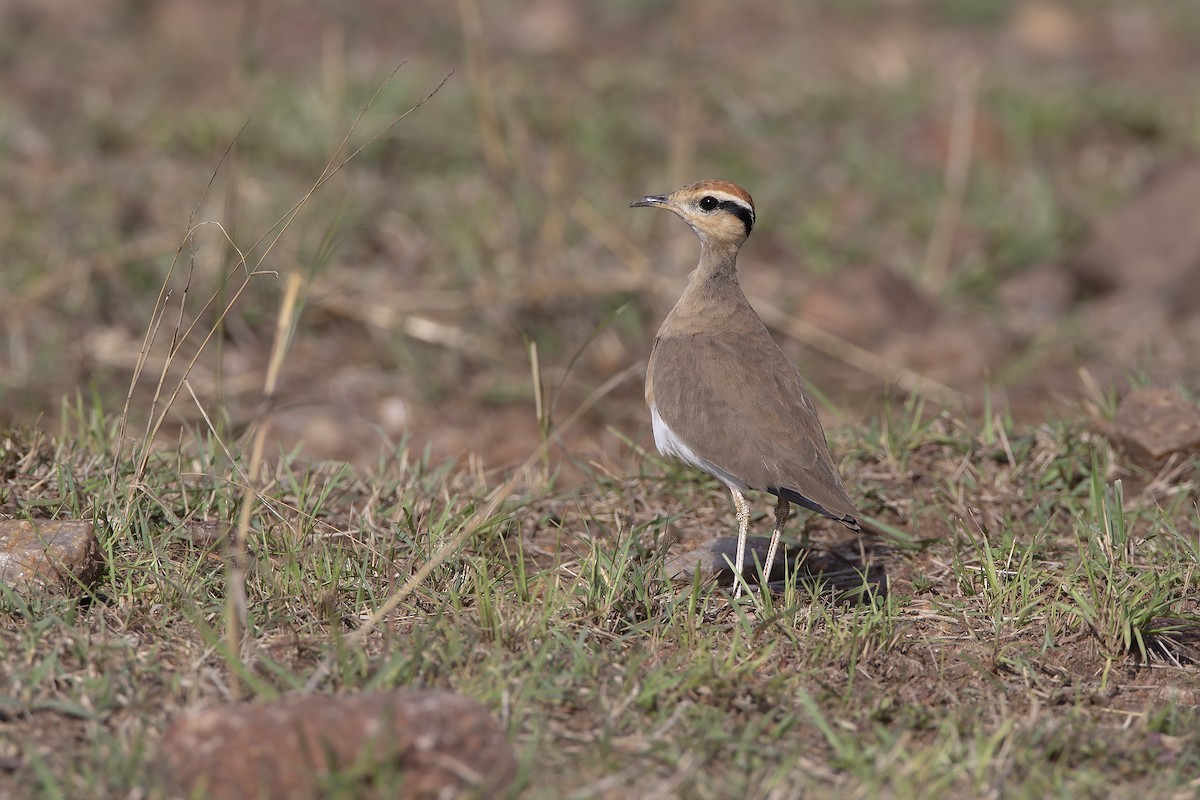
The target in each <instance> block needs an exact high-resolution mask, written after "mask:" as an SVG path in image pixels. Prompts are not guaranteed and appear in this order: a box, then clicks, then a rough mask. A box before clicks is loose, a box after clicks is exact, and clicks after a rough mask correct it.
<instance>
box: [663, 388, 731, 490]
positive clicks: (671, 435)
mask: <svg viewBox="0 0 1200 800" xmlns="http://www.w3.org/2000/svg"><path fill="white" fill-rule="evenodd" d="M650 423H651V425H653V427H654V446H655V447H657V448H658V452H660V453H662V454H663V455H664V456H672V457H674V458H678V459H679V460H680V461H682V462H684V463H686V464H691V465H692V466H693V467H695V468H696V469H701V470H704V471H705V472H707V473H708V474H709V475H715V476H716V477H718V478H720V479H721V480H722V481H724V482H725V485H726V486H730V487H733V488H735V489H737V490H738V491H742V492H744V491H746V490H747V489H749V488H750V487H749V486H747V485H746V482H745V481H743V480H742V479H741V478H739V477H737V476H736V475H732V474H730V473H728V472H726V471H725V470H723V469H721V468H720V467H718V466H717V465H716V464H714V463H712V462H711V461H709V460H708V459H706V458H701V457H700V456H698V455H696V453H695V452H693V450H692V448H690V447H688V446H687V444H685V443H684V441H683V440H682V439H680V438H679V437H678V436H676V435H675V431H673V430H671V429H670V428H669V427H667V423H665V422H663V418H662V417H660V416H659V415H658V409H657V408H654V407H651V408H650Z"/></svg>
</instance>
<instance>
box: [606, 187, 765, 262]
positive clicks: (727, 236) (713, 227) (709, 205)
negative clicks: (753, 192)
mask: <svg viewBox="0 0 1200 800" xmlns="http://www.w3.org/2000/svg"><path fill="white" fill-rule="evenodd" d="M629 205H630V208H642V207H649V208H665V209H667V210H668V211H671V212H674V213H675V215H676V216H678V217H679V218H680V219H682V220H683V221H684V222H686V223H687V224H688V225H690V226H692V230H693V231H695V232H696V235H697V236H699V237H700V241H701V242H703V243H704V244H705V245H716V246H721V245H724V246H726V247H733V248H735V249H736V248H738V247H740V246H741V244H742V242H744V241H746V237H747V236H749V235H750V231H751V229H752V228H754V200H753V199H751V197H750V194H749V193H748V192H747V191H746V190H745V189H743V188H742V187H740V186H738V185H736V184H733V183H729V182H727V181H700V182H699V183H693V184H691V185H689V186H685V187H683V188H682V189H677V190H676V191H674V192H671V194H665V195H664V194H652V195H647V196H646V197H643V198H642V199H641V200H636V201H634V202H632V203H630V204H629Z"/></svg>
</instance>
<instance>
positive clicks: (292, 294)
mask: <svg viewBox="0 0 1200 800" xmlns="http://www.w3.org/2000/svg"><path fill="white" fill-rule="evenodd" d="M300 285H301V280H300V276H299V275H297V274H296V273H294V272H293V273H290V274H289V275H288V278H287V285H286V286H285V287H284V291H283V300H282V301H281V302H280V305H279V316H278V317H277V318H276V320H275V341H274V343H273V344H272V345H271V360H270V363H269V364H268V366H267V377H266V379H265V381H264V382H263V399H262V402H261V403H260V404H259V408H258V413H257V414H256V415H255V416H256V417H257V420H256V421H257V429H256V430H255V432H254V445H253V447H252V448H251V451H250V464H249V465H248V467H247V469H246V484H245V486H244V487H243V489H242V507H241V513H240V515H239V517H238V526H237V534H236V536H235V537H234V542H233V549H232V552H231V553H230V554H229V581H228V584H227V585H226V588H225V632H226V638H227V644H228V647H229V652H230V653H231V654H233V655H234V657H239V654H240V653H241V639H242V631H244V630H245V629H246V626H247V624H248V619H247V611H246V540H247V539H248V538H249V536H250V519H251V516H252V515H253V513H254V507H255V506H256V505H257V504H258V494H257V490H256V488H255V487H256V485H257V484H258V478H259V471H260V469H261V466H262V456H263V447H264V446H265V445H266V441H267V433H268V432H269V431H270V429H271V412H272V410H273V409H274V406H275V389H276V388H277V387H278V385H279V373H280V371H281V370H282V369H283V359H284V356H285V355H286V354H287V349H288V342H289V341H290V340H291V332H292V327H293V323H294V321H295V319H296V305H297V301H298V300H299V297H300ZM230 690H231V691H232V692H233V694H234V696H235V697H237V696H239V695H240V694H241V688H240V685H239V681H238V673H237V672H236V671H233V672H232V673H231V674H230Z"/></svg>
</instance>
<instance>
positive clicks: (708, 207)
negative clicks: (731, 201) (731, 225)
mask: <svg viewBox="0 0 1200 800" xmlns="http://www.w3.org/2000/svg"><path fill="white" fill-rule="evenodd" d="M718 205H720V203H718V202H717V198H715V197H713V196H712V195H708V196H706V197H702V198H700V208H701V210H703V211H712V210H713V209H714V208H716V207H717V206H718Z"/></svg>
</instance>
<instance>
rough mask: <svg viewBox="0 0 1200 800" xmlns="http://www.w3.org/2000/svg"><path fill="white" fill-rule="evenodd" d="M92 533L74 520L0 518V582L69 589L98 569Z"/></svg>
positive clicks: (22, 587)
mask: <svg viewBox="0 0 1200 800" xmlns="http://www.w3.org/2000/svg"><path fill="white" fill-rule="evenodd" d="M99 567H100V559H99V553H98V543H97V541H96V533H95V531H94V530H93V528H92V523H90V522H80V521H78V520H38V521H36V522H27V521H25V520H0V583H5V584H8V585H9V586H12V587H13V588H15V589H17V590H19V591H28V590H30V589H50V590H55V591H66V592H70V591H71V590H72V589H74V588H78V587H79V585H80V584H82V585H84V586H88V585H90V584H91V582H92V580H93V579H94V578H95V577H96V574H97V573H98V572H99Z"/></svg>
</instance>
